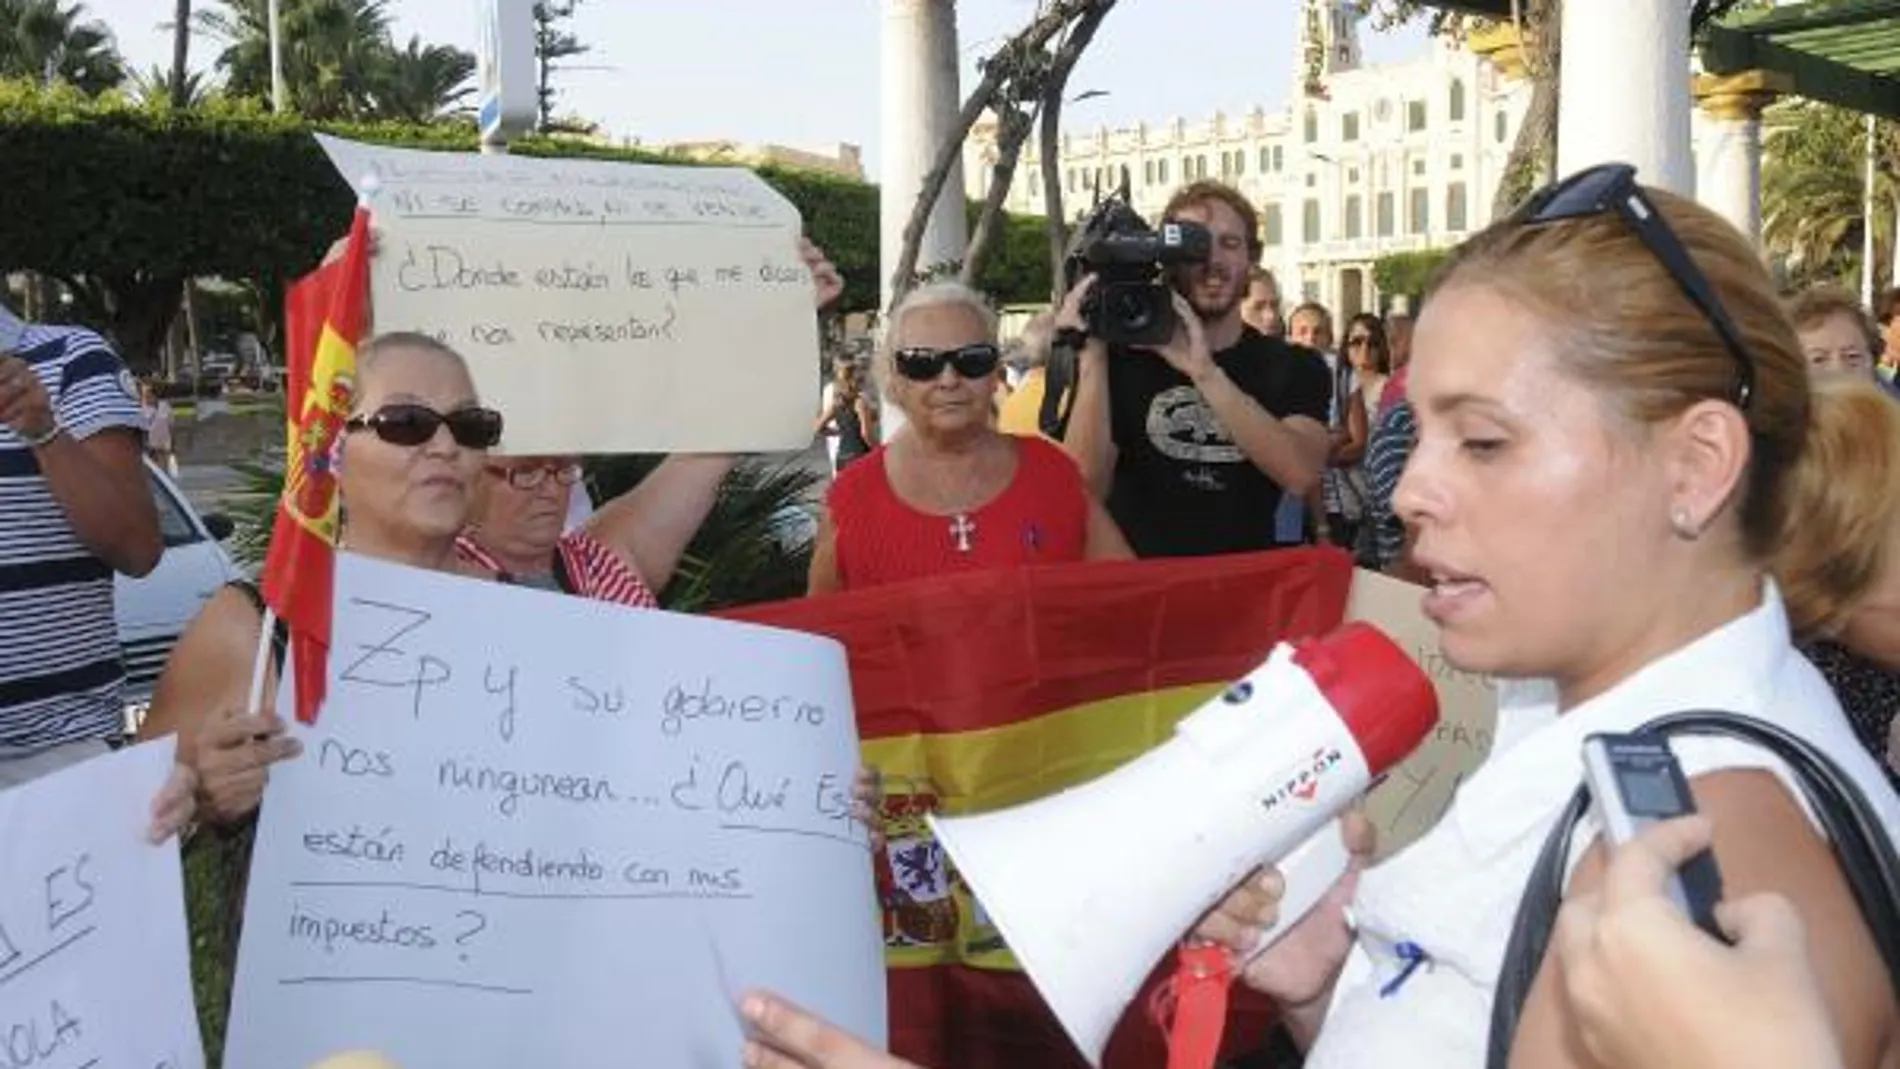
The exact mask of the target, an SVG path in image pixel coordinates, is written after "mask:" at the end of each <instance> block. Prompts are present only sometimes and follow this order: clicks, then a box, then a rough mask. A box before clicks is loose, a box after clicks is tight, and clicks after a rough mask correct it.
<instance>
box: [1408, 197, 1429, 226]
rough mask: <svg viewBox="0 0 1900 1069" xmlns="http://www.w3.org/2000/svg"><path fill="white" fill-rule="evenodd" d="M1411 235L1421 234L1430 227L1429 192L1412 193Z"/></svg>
mask: <svg viewBox="0 0 1900 1069" xmlns="http://www.w3.org/2000/svg"><path fill="white" fill-rule="evenodd" d="M1410 222H1411V224H1412V233H1414V234H1423V233H1425V231H1427V230H1429V229H1431V225H1432V195H1431V192H1430V191H1429V190H1424V189H1414V190H1413V191H1412V218H1411V220H1410Z"/></svg>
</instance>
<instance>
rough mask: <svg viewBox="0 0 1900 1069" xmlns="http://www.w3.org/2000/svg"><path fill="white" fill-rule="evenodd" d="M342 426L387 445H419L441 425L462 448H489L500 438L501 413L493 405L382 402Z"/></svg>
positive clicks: (430, 436)
mask: <svg viewBox="0 0 1900 1069" xmlns="http://www.w3.org/2000/svg"><path fill="white" fill-rule="evenodd" d="M343 426H344V428H345V429H347V430H351V431H364V430H366V431H369V432H371V433H372V434H374V435H376V437H378V438H381V439H382V440H383V441H385V442H388V443H389V444H390V445H402V446H418V445H422V444H423V443H424V442H427V441H429V440H431V439H433V438H434V437H435V432H436V431H438V430H440V429H441V428H442V427H443V426H447V427H448V429H449V437H451V438H453V439H455V444H456V445H459V446H461V447H462V448H463V449H492V448H494V446H495V443H497V442H499V441H501V413H499V412H497V411H495V410H494V409H492V408H473V407H471V408H458V409H456V410H455V411H453V412H437V411H436V410H435V409H433V408H430V407H429V406H427V405H415V404H397V405H384V406H383V407H381V408H379V409H377V410H376V411H374V412H372V413H370V414H369V415H367V416H356V417H353V418H352V419H351V420H350V421H349V422H348V423H345V424H344V425H343Z"/></svg>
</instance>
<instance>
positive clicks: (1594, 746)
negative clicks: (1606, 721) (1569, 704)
mask: <svg viewBox="0 0 1900 1069" xmlns="http://www.w3.org/2000/svg"><path fill="white" fill-rule="evenodd" d="M1583 770H1584V782H1585V783H1586V784H1587V785H1588V786H1589V788H1590V796H1591V798H1592V800H1593V801H1595V803H1596V806H1597V811H1598V812H1600V813H1601V814H1602V815H1603V833H1604V835H1605V836H1606V837H1607V838H1608V839H1609V840H1610V842H1611V843H1613V844H1615V845H1617V846H1621V845H1622V844H1624V843H1626V842H1629V841H1630V840H1631V839H1634V838H1635V837H1636V836H1637V835H1638V834H1639V833H1641V832H1642V830H1643V829H1644V828H1647V827H1649V826H1650V825H1652V824H1659V823H1661V822H1663V821H1666V820H1674V819H1675V818H1677V817H1686V816H1689V815H1691V814H1693V813H1694V812H1695V811H1696V808H1695V798H1694V796H1693V795H1691V794H1690V793H1689V781H1688V779H1687V777H1685V776H1683V774H1682V766H1681V765H1680V764H1678V763H1677V762H1676V755H1675V753H1674V752H1673V751H1672V750H1670V748H1669V740H1667V739H1665V738H1663V737H1661V736H1658V735H1613V734H1595V735H1591V736H1589V737H1588V738H1586V739H1584V740H1583ZM1667 891H1668V894H1669V897H1670V898H1671V899H1673V900H1674V901H1675V903H1676V905H1677V907H1678V908H1680V909H1681V910H1682V912H1683V913H1684V914H1685V915H1686V916H1688V918H1689V919H1690V920H1691V921H1693V922H1694V923H1695V926H1696V927H1698V928H1700V929H1702V930H1703V931H1705V932H1707V933H1709V934H1710V935H1711V936H1714V937H1715V938H1717V939H1719V940H1721V941H1722V942H1724V943H1726V942H1729V938H1728V936H1727V935H1725V934H1724V933H1723V932H1722V927H1721V925H1719V924H1717V923H1716V920H1715V907H1716V904H1717V903H1719V902H1721V901H1722V872H1721V870H1720V869H1719V868H1717V867H1716V864H1715V853H1714V852H1713V851H1712V850H1708V849H1704V850H1702V851H1701V852H1700V853H1698V854H1696V855H1695V856H1694V857H1692V858H1690V859H1689V860H1688V861H1686V862H1684V863H1683V866H1682V868H1680V869H1678V870H1677V871H1676V873H1675V874H1674V875H1673V876H1671V877H1670V878H1669V885H1668V888H1667Z"/></svg>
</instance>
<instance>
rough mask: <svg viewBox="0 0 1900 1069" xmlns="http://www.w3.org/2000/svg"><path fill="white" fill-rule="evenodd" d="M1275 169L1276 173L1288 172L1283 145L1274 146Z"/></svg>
mask: <svg viewBox="0 0 1900 1069" xmlns="http://www.w3.org/2000/svg"><path fill="white" fill-rule="evenodd" d="M1273 169H1274V170H1275V171H1284V170H1286V151H1285V148H1284V147H1283V146H1281V145H1275V146H1273Z"/></svg>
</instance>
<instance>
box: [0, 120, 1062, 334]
mask: <svg viewBox="0 0 1900 1069" xmlns="http://www.w3.org/2000/svg"><path fill="white" fill-rule="evenodd" d="M313 128H314V129H321V130H323V131H325V132H328V133H333V134H336V135H338V136H340V137H347V138H352V139H355V140H360V141H369V142H377V143H381V144H388V145H399V146H403V147H409V148H421V149H437V150H459V151H474V150H475V148H476V132H475V129H474V127H473V126H471V125H468V124H466V123H457V124H441V125H432V126H410V125H402V124H395V123H379V124H371V125H352V124H322V125H320V126H317V127H312V126H311V125H310V124H306V123H304V122H303V121H301V120H299V119H296V118H294V117H280V116H275V115H271V114H268V113H266V112H263V111H260V110H258V109H257V107H256V106H255V105H252V104H249V103H246V102H242V101H238V102H232V101H214V102H212V103H210V104H207V105H204V106H201V107H197V108H193V109H190V110H185V111H174V110H172V109H170V108H169V107H166V106H164V105H163V104H162V103H155V104H151V105H135V104H132V103H130V102H128V101H127V100H125V99H124V98H122V97H118V96H115V95H111V94H108V95H107V96H105V97H102V98H96V99H89V98H86V97H82V96H80V95H79V94H77V93H74V92H71V91H66V90H60V89H54V90H50V91H43V90H41V89H39V88H37V87H34V86H31V85H26V84H21V83H0V189H4V190H5V191H6V210H5V212H4V213H0V270H19V269H30V270H35V271H40V272H44V273H47V274H51V275H57V276H64V277H74V276H82V275H83V276H89V277H95V278H105V279H111V280H121V279H123V280H131V279H135V278H137V279H149V278H154V277H183V276H194V275H195V276H220V277H224V278H229V279H253V280H256V281H258V282H259V283H261V284H262V285H263V286H264V287H265V291H266V292H275V291H276V289H278V288H279V287H280V286H281V285H282V282H283V280H284V279H287V278H293V277H295V276H297V275H299V274H301V273H303V272H305V271H307V270H309V269H310V268H311V267H312V266H313V265H314V264H315V263H316V262H317V260H318V259H319V258H320V257H321V256H322V254H323V251H324V249H326V248H327V247H328V245H329V243H330V242H331V241H332V240H334V239H335V238H336V237H337V236H338V235H339V234H341V233H342V232H343V230H344V227H345V225H346V223H347V221H348V217H349V212H350V209H351V204H352V196H351V193H350V190H349V188H348V186H347V185H346V184H345V183H344V182H343V180H342V179H341V178H340V177H339V176H338V175H337V173H336V171H335V170H334V169H333V168H332V167H331V166H330V163H329V161H328V159H327V158H325V156H324V155H323V152H322V150H321V149H319V148H318V147H317V144H316V142H315V140H314V139H312V138H311V137H310V136H309V135H310V133H311V131H312V129H313ZM511 149H512V151H515V152H518V153H520V154H522V155H532V156H567V157H587V158H593V159H607V160H625V161H628V162H647V163H651V162H665V163H672V164H680V163H683V162H685V161H681V160H677V159H670V158H667V157H662V156H658V155H655V154H653V153H651V152H642V151H639V150H636V149H626V148H609V147H603V146H597V145H587V144H579V143H576V142H574V141H571V140H564V139H547V138H528V139H525V140H522V141H519V142H517V143H515V144H514V145H513V146H511ZM759 173H760V175H761V176H762V177H763V178H765V180H766V181H768V182H770V183H771V184H772V185H773V186H774V187H776V188H777V189H778V190H779V191H780V192H782V193H784V194H785V196H786V197H787V198H789V199H790V200H791V201H792V202H793V203H794V204H796V205H797V206H798V208H799V211H800V212H801V213H802V214H803V216H804V218H805V223H806V227H807V229H808V231H809V232H810V234H811V237H812V239H813V240H814V241H816V242H817V243H818V244H819V245H820V246H822V247H823V248H824V249H825V250H826V252H827V253H828V254H829V255H830V256H831V258H832V260H833V262H835V263H836V264H837V265H838V267H839V269H840V270H841V271H842V272H843V273H844V275H845V278H846V281H847V289H846V291H845V296H844V299H843V301H842V303H841V306H842V310H845V311H862V310H868V309H874V308H876V307H877V303H878V292H879V288H880V279H881V277H882V276H881V273H880V270H879V265H878V191H877V187H876V186H873V185H868V184H865V183H862V182H854V181H848V180H844V179H840V178H836V177H832V176H830V175H824V174H819V173H815V172H808V171H798V170H789V169H782V168H774V167H765V168H760V169H759ZM1045 248H1046V246H1045V244H1044V237H1043V230H1042V221H1041V220H1040V219H1028V218H1024V219H1011V220H1010V221H1009V224H1008V226H1007V227H1006V230H1005V238H1004V241H1003V242H1002V244H1001V246H1000V247H999V248H998V249H997V250H996V253H995V254H994V256H993V257H992V263H991V266H990V269H989V270H988V271H986V272H985V276H984V278H983V279H982V282H983V285H984V288H986V289H988V290H990V291H991V292H992V293H993V294H994V295H995V296H996V297H997V299H998V300H1000V301H1002V302H1005V303H1010V302H1017V301H1041V300H1045V299H1046V298H1047V295H1048V291H1049V269H1048V264H1047V262H1046V261H1047V255H1046V252H1045ZM122 284H125V283H122ZM100 325H102V326H109V324H100ZM128 355H130V354H128Z"/></svg>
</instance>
